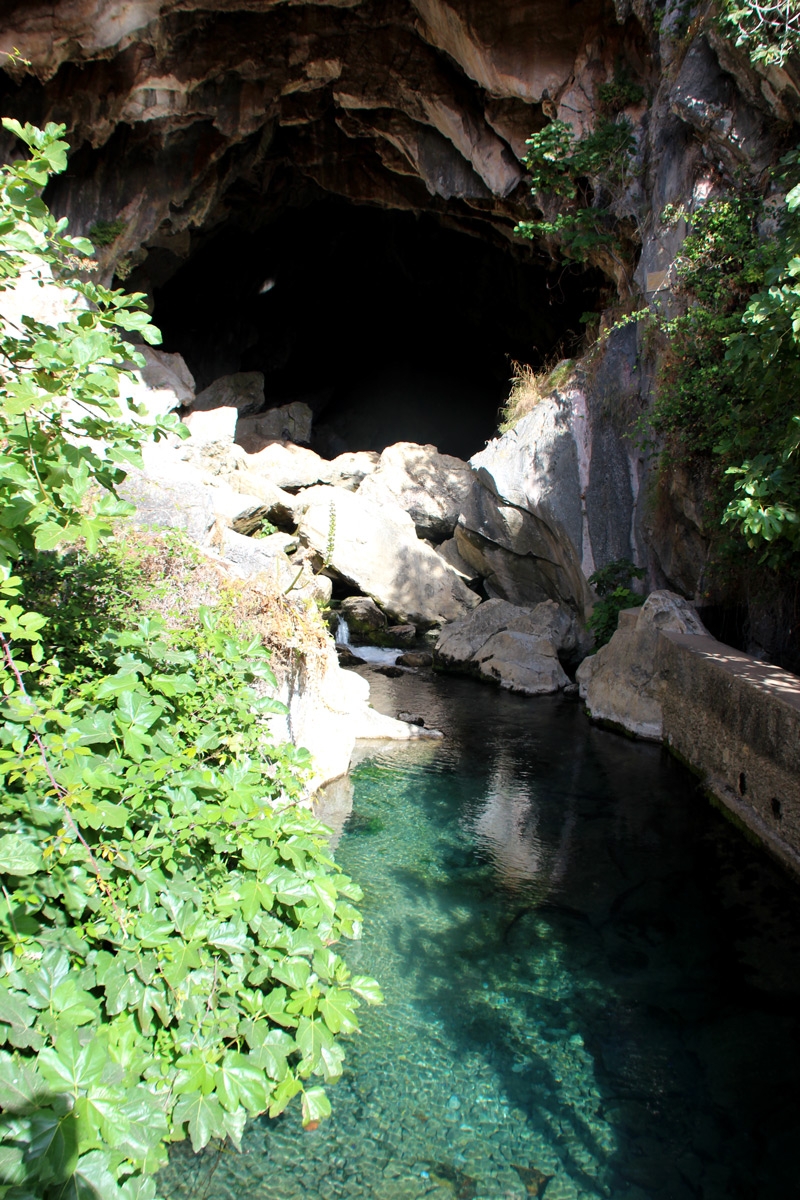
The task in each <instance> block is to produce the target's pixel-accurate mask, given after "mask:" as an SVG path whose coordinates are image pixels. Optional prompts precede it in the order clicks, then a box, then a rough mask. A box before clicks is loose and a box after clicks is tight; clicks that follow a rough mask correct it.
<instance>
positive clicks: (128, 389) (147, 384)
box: [119, 346, 194, 420]
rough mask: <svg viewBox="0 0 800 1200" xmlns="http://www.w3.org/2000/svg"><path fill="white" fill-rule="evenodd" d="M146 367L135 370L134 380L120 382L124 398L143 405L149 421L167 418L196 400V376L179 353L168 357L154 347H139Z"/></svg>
mask: <svg viewBox="0 0 800 1200" xmlns="http://www.w3.org/2000/svg"><path fill="white" fill-rule="evenodd" d="M136 351H137V353H138V354H141V356H142V357H143V358H144V366H143V367H136V368H135V369H134V372H133V378H122V379H120V384H119V391H120V397H121V398H122V399H126V398H127V399H129V400H130V401H131V402H132V403H133V404H137V405H140V406H141V407H142V408H143V409H144V410H145V412H146V414H147V416H148V418H149V419H150V420H155V418H156V417H164V416H166V415H167V413H170V412H173V411H174V410H175V409H177V408H182V407H184V406H186V405H187V404H191V403H192V401H193V399H194V376H193V375H192V372H191V371H190V370H189V368H188V367H187V365H186V363H185V362H184V360H183V358H182V357H181V355H180V354H167V353H166V351H164V350H154V349H153V347H152V346H137V347H136Z"/></svg>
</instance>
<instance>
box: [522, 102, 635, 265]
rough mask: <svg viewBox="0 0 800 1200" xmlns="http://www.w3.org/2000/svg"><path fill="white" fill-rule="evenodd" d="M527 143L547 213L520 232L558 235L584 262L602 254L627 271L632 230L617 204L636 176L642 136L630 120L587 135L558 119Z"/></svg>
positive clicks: (534, 183) (606, 122)
mask: <svg viewBox="0 0 800 1200" xmlns="http://www.w3.org/2000/svg"><path fill="white" fill-rule="evenodd" d="M526 145H527V146H530V150H529V152H528V155H527V157H526V159H525V163H526V166H527V167H528V170H529V172H530V182H531V194H532V195H533V197H534V199H535V200H536V202H537V205H538V206H539V208H540V209H541V210H542V213H543V217H542V219H541V220H538V221H520V223H519V224H518V225H517V226H516V227H515V230H514V232H515V233H517V234H519V235H520V236H522V237H527V238H539V237H552V238H555V239H557V241H558V244H559V246H560V247H561V248H562V250H563V252H564V253H565V254H566V255H567V256H568V257H569V258H574V259H576V260H577V261H578V262H586V261H587V259H588V258H589V257H590V255H592V254H593V253H595V254H597V253H600V252H602V254H604V255H607V256H609V257H610V258H611V259H612V260H613V261H614V262H615V263H616V264H617V265H618V267H619V268H620V269H622V270H624V271H627V266H626V261H627V259H628V257H629V254H628V242H629V241H630V231H629V230H628V229H627V228H626V222H625V221H624V220H620V218H619V216H617V214H616V212H615V207H617V206H618V205H619V204H620V202H621V201H622V200H623V197H624V196H625V193H626V191H627V190H628V188H629V187H630V185H631V183H632V182H633V180H634V178H635V171H634V164H635V158H634V155H635V150H636V139H635V137H634V133H633V127H632V125H631V122H630V121H629V120H628V118H627V117H626V116H624V115H619V116H617V117H616V118H614V119H613V120H612V119H608V118H604V119H602V120H601V121H599V122H598V124H597V127H596V128H595V129H594V130H593V132H591V133H588V134H586V135H585V136H583V137H581V138H576V137H575V134H574V133H573V130H572V127H571V126H570V125H568V124H567V122H566V121H561V120H553V121H551V122H550V123H549V124H548V125H546V126H545V128H544V129H542V130H540V132H539V133H534V134H533V135H532V136H531V137H530V138H528V140H527V142H526ZM556 208H557V210H558V211H555V209H556ZM551 210H552V215H551V216H550V217H548V216H545V215H544V214H545V212H550V211H551ZM627 223H629V222H627Z"/></svg>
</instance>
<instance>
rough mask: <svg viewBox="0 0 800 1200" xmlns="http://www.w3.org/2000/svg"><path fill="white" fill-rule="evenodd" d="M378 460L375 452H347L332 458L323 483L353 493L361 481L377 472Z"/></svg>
mask: <svg viewBox="0 0 800 1200" xmlns="http://www.w3.org/2000/svg"><path fill="white" fill-rule="evenodd" d="M380 458H381V456H380V454H379V453H378V451H377V450H348V451H346V452H345V453H344V454H339V455H337V457H336V458H334V460H333V462H332V463H331V464H330V470H329V472H328V476H327V478H326V479H325V480H324V482H325V483H332V484H333V486H334V487H342V488H347V490H348V491H349V492H354V491H356V489H357V488H358V486H359V484H360V483H361V481H362V479H365V478H366V477H367V475H371V474H372V473H373V471H375V470H377V467H378V463H379V462H380Z"/></svg>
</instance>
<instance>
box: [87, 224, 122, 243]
mask: <svg viewBox="0 0 800 1200" xmlns="http://www.w3.org/2000/svg"><path fill="white" fill-rule="evenodd" d="M127 228H128V224H127V222H126V221H122V220H119V219H118V220H116V221H95V223H94V225H92V226H91V227H90V229H89V237H90V238H91V240H92V241H93V242H94V244H95V246H110V245H112V244H113V243H114V242H115V241H116V240H117V238H118V237H121V236H122V234H123V233H124V232H125V230H126V229H127Z"/></svg>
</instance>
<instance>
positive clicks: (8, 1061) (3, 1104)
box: [0, 1051, 44, 1113]
mask: <svg viewBox="0 0 800 1200" xmlns="http://www.w3.org/2000/svg"><path fill="white" fill-rule="evenodd" d="M43 1091H44V1080H43V1079H42V1077H41V1075H39V1074H38V1072H37V1070H36V1068H35V1067H34V1066H33V1065H32V1064H31V1063H30V1062H26V1061H25V1059H23V1058H20V1057H19V1056H18V1055H14V1056H13V1057H12V1056H11V1055H10V1054H7V1053H6V1052H5V1051H0V1108H2V1110H3V1112H5V1113H10V1112H19V1111H23V1112H24V1111H25V1110H26V1109H28V1108H30V1107H31V1105H34V1104H35V1103H36V1102H37V1098H38V1097H39V1096H40V1095H41V1093H42V1092H43Z"/></svg>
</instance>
